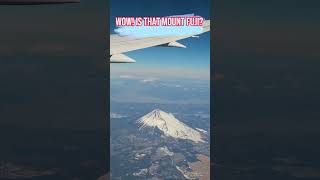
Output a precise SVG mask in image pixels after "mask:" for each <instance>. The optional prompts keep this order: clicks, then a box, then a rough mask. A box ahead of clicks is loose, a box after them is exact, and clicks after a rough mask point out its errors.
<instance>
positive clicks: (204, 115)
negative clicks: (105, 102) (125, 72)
mask: <svg viewBox="0 0 320 180" xmlns="http://www.w3.org/2000/svg"><path fill="white" fill-rule="evenodd" d="M192 81H194V82H195V81H197V82H198V83H197V86H191V85H192ZM165 82H166V83H165ZM182 82H183V81H180V84H179V85H174V83H177V82H176V81H172V80H171V81H166V80H153V81H151V82H150V81H148V82H146V80H140V79H138V78H137V79H133V78H132V77H130V78H129V76H125V77H120V78H113V79H111V110H110V112H111V114H110V116H111V132H110V133H111V136H110V143H111V144H110V148H111V179H199V180H205V179H206V180H207V179H210V144H209V142H210V106H209V104H208V99H209V93H210V92H209V81H208V80H202V81H199V80H189V81H188V82H189V83H190V84H188V83H182ZM115 85H117V86H115ZM123 86H127V87H128V88H126V89H125V88H122V87H123ZM120 89H122V92H121V90H120ZM133 90H134V91H135V92H134V93H133V92H132V91H133ZM124 91H125V92H124ZM127 91H129V92H131V93H132V94H137V93H138V94H139V93H141V95H140V96H143V97H144V98H141V99H140V101H138V99H137V98H129V97H130V94H131V93H129V92H127ZM141 91H144V93H142V92H141ZM161 92H162V93H165V96H166V98H164V97H163V99H162V101H160V100H158V99H159V97H161ZM122 93H127V96H126V98H121V95H122ZM140 96H139V97H140ZM163 96H164V94H163ZM186 97H189V99H187V98H186ZM126 100H127V101H131V102H126ZM184 100H185V101H184ZM132 101H137V102H132ZM143 101H144V102H143ZM157 102H158V103H157Z"/></svg>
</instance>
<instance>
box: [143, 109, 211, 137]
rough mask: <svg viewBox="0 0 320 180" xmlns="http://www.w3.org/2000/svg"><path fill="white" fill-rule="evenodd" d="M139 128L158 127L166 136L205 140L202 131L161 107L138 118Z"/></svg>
mask: <svg viewBox="0 0 320 180" xmlns="http://www.w3.org/2000/svg"><path fill="white" fill-rule="evenodd" d="M137 123H138V124H139V126H140V127H139V130H140V131H142V130H145V129H150V128H151V129H153V130H155V129H158V130H160V131H161V132H162V133H163V134H164V135H165V136H167V137H172V138H177V139H185V140H191V141H193V142H195V143H199V142H205V141H203V140H202V136H201V133H200V132H199V131H197V130H195V129H193V128H191V127H189V126H188V125H186V124H184V123H183V122H181V121H179V120H178V119H176V118H175V117H174V115H173V114H171V113H166V112H164V111H161V110H160V109H155V110H153V111H151V112H150V113H148V114H146V115H145V116H143V117H141V118H140V119H138V120H137Z"/></svg>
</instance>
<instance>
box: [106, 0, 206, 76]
mask: <svg viewBox="0 0 320 180" xmlns="http://www.w3.org/2000/svg"><path fill="white" fill-rule="evenodd" d="M110 6H111V8H110V10H111V12H110V22H111V24H110V32H111V33H114V29H115V28H116V27H115V17H116V16H169V15H182V14H192V13H194V14H195V15H199V16H202V17H204V18H205V19H209V16H210V1H209V0H201V1H199V0H190V1H178V0H176V1H172V0H164V1H148V0H134V1H125V2H124V1H116V0H111V2H110ZM179 42H180V43H182V44H184V45H186V46H187V48H186V49H182V48H166V47H153V48H147V49H142V50H137V51H132V52H128V53H126V55H128V56H130V57H131V58H133V59H135V60H136V61H137V63H135V64H120V65H117V64H116V65H114V64H112V65H111V72H112V73H113V74H115V72H119V73H120V72H121V73H122V72H128V70H130V72H131V73H134V71H135V70H136V72H137V73H140V74H142V73H143V71H144V70H149V71H150V69H158V70H159V71H158V72H159V76H161V73H160V71H161V72H163V75H165V71H164V69H167V68H168V71H170V70H171V71H172V73H173V72H174V71H175V72H176V73H177V74H180V75H181V76H184V74H183V73H182V72H181V70H183V72H186V73H187V74H188V75H187V76H188V77H192V76H193V75H192V73H194V78H205V79H206V76H207V79H209V74H210V69H209V66H210V33H205V34H202V35H201V36H200V38H188V39H184V40H181V41H179ZM149 71H146V73H148V72H149ZM155 71H156V70H155ZM169 74H171V73H169Z"/></svg>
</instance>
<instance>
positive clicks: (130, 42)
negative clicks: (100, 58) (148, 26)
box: [110, 20, 210, 63]
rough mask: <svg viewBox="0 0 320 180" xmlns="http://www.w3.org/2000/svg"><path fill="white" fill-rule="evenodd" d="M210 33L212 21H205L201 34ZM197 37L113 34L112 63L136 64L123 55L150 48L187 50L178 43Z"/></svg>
mask: <svg viewBox="0 0 320 180" xmlns="http://www.w3.org/2000/svg"><path fill="white" fill-rule="evenodd" d="M208 31H210V20H205V21H204V23H203V31H202V32H201V33H200V34H202V33H205V32H208ZM197 35H199V34H191V35H184V36H170V37H145V38H129V37H126V36H119V35H117V34H113V35H110V55H111V57H110V63H134V62H136V61H135V60H134V59H132V58H130V57H128V56H126V55H124V54H123V53H125V52H129V51H134V50H138V49H144V48H148V47H154V46H166V47H177V48H186V46H184V45H183V44H181V43H178V42H177V41H178V40H181V39H186V38H189V37H197Z"/></svg>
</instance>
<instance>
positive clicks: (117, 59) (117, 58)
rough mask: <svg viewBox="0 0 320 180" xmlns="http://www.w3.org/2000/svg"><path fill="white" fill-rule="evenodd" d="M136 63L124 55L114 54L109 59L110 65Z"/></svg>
mask: <svg viewBox="0 0 320 180" xmlns="http://www.w3.org/2000/svg"><path fill="white" fill-rule="evenodd" d="M135 62H136V61H135V60H134V59H132V58H130V57H128V56H126V55H124V54H115V55H112V56H111V57H110V63H135Z"/></svg>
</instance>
